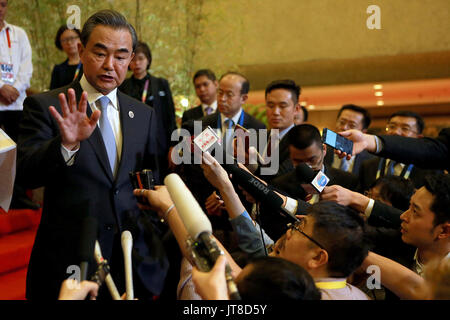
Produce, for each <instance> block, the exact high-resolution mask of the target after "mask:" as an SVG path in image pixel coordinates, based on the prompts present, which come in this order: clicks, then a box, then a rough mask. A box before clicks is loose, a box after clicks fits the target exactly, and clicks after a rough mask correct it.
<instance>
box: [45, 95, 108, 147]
mask: <svg viewBox="0 0 450 320" xmlns="http://www.w3.org/2000/svg"><path fill="white" fill-rule="evenodd" d="M67 96H68V99H66V96H65V94H64V93H61V94H59V96H58V98H59V103H60V105H61V111H62V116H61V115H60V114H59V112H58V111H56V109H55V107H54V106H50V107H49V111H50V114H51V115H52V116H53V118H55V120H56V122H57V123H58V126H59V131H60V133H61V142H62V145H63V146H64V147H65V148H67V149H69V150H73V149H76V148H77V147H78V146H79V143H80V142H81V141H83V140H85V139H87V138H89V137H90V136H91V134H92V132H93V131H94V130H95V126H96V125H97V121H98V119H99V118H100V113H101V111H100V110H95V111H94V112H93V113H92V115H91V117H90V118H88V117H87V115H86V109H87V92H85V91H84V92H83V94H82V95H81V99H80V102H79V104H78V106H77V101H76V97H75V90H73V89H69V90H68V91H67Z"/></svg>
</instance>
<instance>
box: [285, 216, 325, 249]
mask: <svg viewBox="0 0 450 320" xmlns="http://www.w3.org/2000/svg"><path fill="white" fill-rule="evenodd" d="M304 221H305V219H304V218H303V219H300V220H299V221H296V222H295V223H288V225H287V227H288V228H289V229H291V230H292V229H294V230H296V231H298V232H300V233H301V234H302V235H304V236H305V237H306V238H308V239H309V240H310V241H311V242H313V243H314V244H316V245H317V246H318V247H319V248H321V249H323V250H326V249H325V247H324V246H323V245H321V244H320V243H319V242H318V241H316V240H314V239H313V238H312V237H310V236H308V235H307V234H306V233H304V232H303V231H302V229H303V226H304V223H303V222H304Z"/></svg>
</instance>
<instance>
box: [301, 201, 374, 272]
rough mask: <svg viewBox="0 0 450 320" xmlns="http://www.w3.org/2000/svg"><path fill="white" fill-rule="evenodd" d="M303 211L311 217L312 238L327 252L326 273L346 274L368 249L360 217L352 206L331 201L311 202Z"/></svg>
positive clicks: (359, 264) (363, 225)
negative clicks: (312, 220) (312, 225)
mask: <svg viewBox="0 0 450 320" xmlns="http://www.w3.org/2000/svg"><path fill="white" fill-rule="evenodd" d="M307 213H308V214H309V216H311V217H312V218H313V219H314V227H313V233H312V238H313V239H315V240H317V241H318V242H319V243H321V244H322V245H323V246H324V247H325V248H326V251H327V252H328V264H327V270H328V272H329V273H330V276H331V277H342V278H346V277H348V276H350V274H352V273H353V272H354V271H355V270H356V269H358V268H359V267H360V266H361V264H362V262H363V261H364V259H365V258H366V257H367V255H368V253H369V243H368V241H367V238H366V237H365V223H364V220H363V218H362V217H361V216H360V215H359V213H358V212H356V211H355V210H353V209H352V208H350V207H347V206H342V205H340V204H337V203H335V202H332V201H320V202H318V203H315V204H313V205H312V206H311V207H309V208H308V209H307Z"/></svg>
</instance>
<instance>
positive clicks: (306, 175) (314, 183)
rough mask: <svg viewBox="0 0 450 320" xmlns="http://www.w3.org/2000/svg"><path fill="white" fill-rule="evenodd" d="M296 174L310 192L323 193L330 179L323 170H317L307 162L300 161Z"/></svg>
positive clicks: (304, 187)
mask: <svg viewBox="0 0 450 320" xmlns="http://www.w3.org/2000/svg"><path fill="white" fill-rule="evenodd" d="M295 175H296V176H297V178H298V179H299V181H301V182H302V183H301V185H302V188H303V189H304V190H305V191H306V192H307V193H309V194H315V193H321V192H322V190H323V189H324V188H325V186H326V185H327V184H328V182H329V181H330V179H329V178H328V177H327V176H326V175H325V174H324V173H323V172H322V171H320V170H319V171H318V172H315V171H314V170H313V169H311V167H310V166H308V165H307V164H306V163H300V164H299V165H298V166H297V167H295ZM304 182H306V183H304Z"/></svg>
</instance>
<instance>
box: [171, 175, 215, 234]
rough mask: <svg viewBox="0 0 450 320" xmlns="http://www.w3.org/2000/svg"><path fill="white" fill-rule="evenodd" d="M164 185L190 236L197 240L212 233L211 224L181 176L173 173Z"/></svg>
mask: <svg viewBox="0 0 450 320" xmlns="http://www.w3.org/2000/svg"><path fill="white" fill-rule="evenodd" d="M164 184H165V185H166V186H167V189H168V191H169V194H170V197H171V198H172V201H173V203H174V204H175V206H176V208H177V211H178V214H179V215H180V218H181V220H182V221H183V224H184V226H185V227H186V230H187V232H188V233H189V235H190V236H191V237H192V238H193V239H197V237H198V236H199V235H200V234H201V233H203V232H209V233H212V226H211V222H210V221H209V219H208V217H207V216H206V214H205V213H204V212H203V210H202V209H201V207H200V205H199V204H198V202H197V200H195V198H194V196H193V195H192V193H191V191H190V190H189V189H188V188H187V187H186V185H185V184H184V182H183V180H181V178H180V176H179V175H177V174H176V173H171V174H169V175H168V176H166V178H165V179H164Z"/></svg>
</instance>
